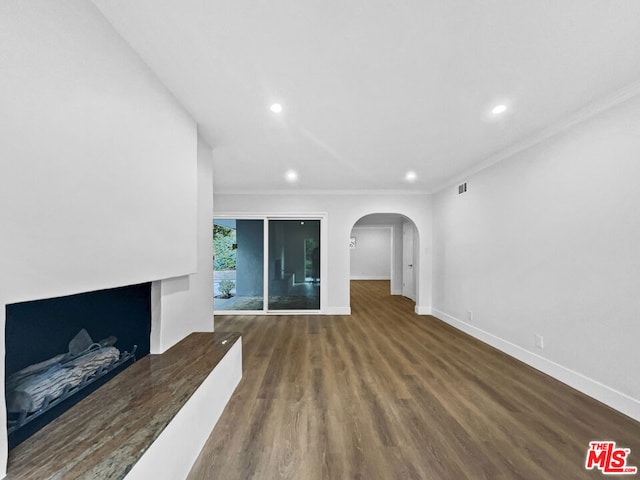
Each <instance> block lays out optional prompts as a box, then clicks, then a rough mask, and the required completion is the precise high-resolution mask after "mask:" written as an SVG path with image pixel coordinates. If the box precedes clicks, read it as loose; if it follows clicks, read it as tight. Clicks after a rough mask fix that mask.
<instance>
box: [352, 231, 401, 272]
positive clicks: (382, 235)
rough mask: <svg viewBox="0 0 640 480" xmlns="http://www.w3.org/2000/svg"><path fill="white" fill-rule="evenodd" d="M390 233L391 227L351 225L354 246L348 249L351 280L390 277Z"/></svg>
mask: <svg viewBox="0 0 640 480" xmlns="http://www.w3.org/2000/svg"><path fill="white" fill-rule="evenodd" d="M392 233H393V229H392V227H374V226H370V227H353V229H352V230H351V237H355V238H356V248H352V249H350V254H351V255H350V258H349V260H350V266H351V267H350V271H351V280H390V279H391V254H392V252H391V240H392Z"/></svg>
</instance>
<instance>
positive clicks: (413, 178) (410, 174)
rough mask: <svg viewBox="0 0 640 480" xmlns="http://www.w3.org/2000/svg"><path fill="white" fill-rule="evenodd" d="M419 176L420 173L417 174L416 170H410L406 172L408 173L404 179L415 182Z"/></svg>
mask: <svg viewBox="0 0 640 480" xmlns="http://www.w3.org/2000/svg"><path fill="white" fill-rule="evenodd" d="M417 178H418V175H417V174H416V172H414V171H409V172H407V173H406V175H405V176H404V179H405V180H406V181H407V182H415V181H416V179H417Z"/></svg>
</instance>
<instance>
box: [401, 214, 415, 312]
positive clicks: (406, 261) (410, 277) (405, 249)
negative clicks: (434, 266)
mask: <svg viewBox="0 0 640 480" xmlns="http://www.w3.org/2000/svg"><path fill="white" fill-rule="evenodd" d="M413 234H414V228H413V225H412V224H411V223H408V222H407V223H404V224H403V225H402V295H403V296H405V297H407V298H410V299H411V300H413V301H414V302H415V301H416V286H415V284H416V282H415V270H414V268H413V260H414V259H413Z"/></svg>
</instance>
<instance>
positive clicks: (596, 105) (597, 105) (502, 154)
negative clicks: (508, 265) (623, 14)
mask: <svg viewBox="0 0 640 480" xmlns="http://www.w3.org/2000/svg"><path fill="white" fill-rule="evenodd" d="M638 95H640V81H638V82H635V83H632V84H630V85H627V86H626V87H624V88H621V89H620V90H617V91H616V92H615V93H613V94H611V95H608V96H606V97H604V98H601V99H599V100H596V101H593V102H590V103H588V104H587V105H585V106H583V107H582V108H580V109H578V110H576V111H575V112H574V113H573V114H571V115H570V116H569V117H566V118H564V119H563V120H560V121H558V122H556V123H553V124H551V125H550V126H549V127H547V128H545V129H543V130H542V131H540V132H538V133H537V134H535V135H532V136H530V137H527V138H526V139H524V140H522V141H520V142H517V143H515V144H513V145H511V146H509V147H507V148H505V149H503V150H501V151H499V152H497V153H495V154H494V155H491V156H489V157H487V158H486V159H484V160H483V161H481V162H479V163H477V164H475V165H474V166H473V167H471V168H469V169H467V170H465V171H464V172H462V173H461V174H460V175H456V176H455V177H451V179H450V180H447V181H446V182H444V183H443V185H442V186H441V187H438V188H436V189H433V190H431V191H430V192H429V193H430V194H436V193H439V192H441V191H443V190H445V189H447V188H450V187H452V186H454V185H456V184H458V183H461V182H464V181H466V180H468V178H469V177H471V176H472V175H475V174H476V173H478V172H480V171H482V170H485V169H487V168H489V167H491V166H492V165H495V164H496V163H499V162H501V161H503V160H506V159H508V158H510V157H513V156H514V155H516V154H518V153H520V152H523V151H525V150H528V149H530V148H532V147H534V146H536V145H538V144H540V143H542V142H544V141H545V140H548V139H550V138H552V137H555V136H557V135H559V134H561V133H563V132H565V131H566V130H568V129H569V128H571V127H574V126H575V125H578V124H580V123H583V122H586V121H587V120H589V119H591V118H593V117H595V116H596V115H598V114H600V113H603V112H605V111H607V110H609V109H611V108H613V107H616V106H617V105H620V104H621V103H623V102H625V101H627V100H630V99H631V98H633V97H636V96H638Z"/></svg>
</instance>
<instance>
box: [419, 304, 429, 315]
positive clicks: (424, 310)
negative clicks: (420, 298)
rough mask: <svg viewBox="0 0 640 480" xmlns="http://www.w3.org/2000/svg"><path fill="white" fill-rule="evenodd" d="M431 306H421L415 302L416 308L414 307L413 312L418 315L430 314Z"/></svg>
mask: <svg viewBox="0 0 640 480" xmlns="http://www.w3.org/2000/svg"><path fill="white" fill-rule="evenodd" d="M431 310H432V309H431V306H430V305H429V306H426V307H425V306H422V305H417V304H416V308H415V312H416V313H417V314H418V315H431Z"/></svg>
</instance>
